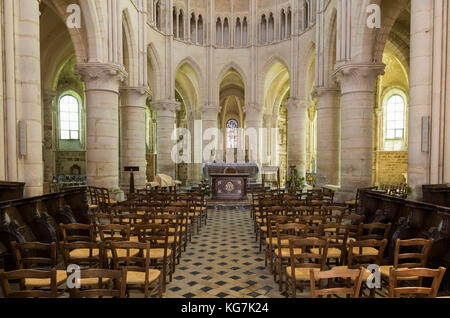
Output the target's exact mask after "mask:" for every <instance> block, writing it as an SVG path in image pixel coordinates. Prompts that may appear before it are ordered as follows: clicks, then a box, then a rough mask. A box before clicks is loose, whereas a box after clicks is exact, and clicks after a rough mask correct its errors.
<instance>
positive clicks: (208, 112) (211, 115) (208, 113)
mask: <svg viewBox="0 0 450 318" xmlns="http://www.w3.org/2000/svg"><path fill="white" fill-rule="evenodd" d="M221 110H222V107H220V105H214V104H205V105H202V106H201V107H200V113H201V114H202V118H203V119H205V120H215V119H217V115H218V114H219V113H220V111H221Z"/></svg>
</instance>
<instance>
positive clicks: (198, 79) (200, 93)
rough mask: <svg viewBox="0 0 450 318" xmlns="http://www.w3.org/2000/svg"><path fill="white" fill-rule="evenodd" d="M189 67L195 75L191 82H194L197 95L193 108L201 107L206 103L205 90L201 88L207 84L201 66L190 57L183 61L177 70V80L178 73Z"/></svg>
mask: <svg viewBox="0 0 450 318" xmlns="http://www.w3.org/2000/svg"><path fill="white" fill-rule="evenodd" d="M185 65H187V66H189V68H191V69H192V72H193V74H191V75H192V76H190V77H191V78H190V80H191V82H192V85H193V87H195V94H196V103H192V105H193V107H195V106H198V105H201V104H203V103H204V100H205V96H204V95H205V92H204V90H203V89H200V88H201V87H205V83H204V78H205V77H204V76H203V72H202V68H201V67H200V65H199V64H198V63H197V62H196V61H195V60H194V59H193V58H192V57H190V56H188V57H186V58H184V59H183V60H181V61H180V62H179V63H178V64H177V66H176V68H175V70H176V71H175V76H174V78H175V80H176V75H177V73H178V72H179V71H180V70H181V69H182V68H183V67H184V66H185Z"/></svg>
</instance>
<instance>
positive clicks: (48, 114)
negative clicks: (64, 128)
mask: <svg viewBox="0 0 450 318" xmlns="http://www.w3.org/2000/svg"><path fill="white" fill-rule="evenodd" d="M56 97H57V92H55V91H53V90H43V91H42V101H43V104H44V105H43V109H44V116H43V118H44V125H43V126H44V188H45V187H46V186H49V183H51V182H52V179H53V174H54V173H55V157H54V153H53V149H54V145H53V142H54V136H53V132H54V130H53V109H54V106H55V104H54V103H55V99H56ZM44 190H46V189H44Z"/></svg>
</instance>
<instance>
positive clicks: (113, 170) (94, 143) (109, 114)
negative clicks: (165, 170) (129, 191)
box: [75, 63, 127, 190]
mask: <svg viewBox="0 0 450 318" xmlns="http://www.w3.org/2000/svg"><path fill="white" fill-rule="evenodd" d="M75 72H76V73H77V74H80V75H81V77H82V80H83V81H84V82H85V84H86V91H85V94H86V148H87V154H86V162H87V178H88V184H89V185H92V186H96V187H104V188H108V189H112V190H118V189H119V84H120V82H121V81H123V79H124V78H125V76H126V75H127V74H126V71H125V69H124V68H123V67H122V66H120V65H116V64H106V63H105V64H102V63H82V64H78V65H76V70H75Z"/></svg>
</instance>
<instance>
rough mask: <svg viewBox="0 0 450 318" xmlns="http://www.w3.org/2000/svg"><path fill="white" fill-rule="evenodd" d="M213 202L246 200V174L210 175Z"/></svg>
mask: <svg viewBox="0 0 450 318" xmlns="http://www.w3.org/2000/svg"><path fill="white" fill-rule="evenodd" d="M210 177H211V184H212V199H213V200H243V199H246V198H247V180H248V177H249V175H248V174H247V173H212V174H210Z"/></svg>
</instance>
